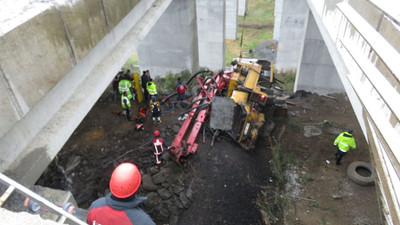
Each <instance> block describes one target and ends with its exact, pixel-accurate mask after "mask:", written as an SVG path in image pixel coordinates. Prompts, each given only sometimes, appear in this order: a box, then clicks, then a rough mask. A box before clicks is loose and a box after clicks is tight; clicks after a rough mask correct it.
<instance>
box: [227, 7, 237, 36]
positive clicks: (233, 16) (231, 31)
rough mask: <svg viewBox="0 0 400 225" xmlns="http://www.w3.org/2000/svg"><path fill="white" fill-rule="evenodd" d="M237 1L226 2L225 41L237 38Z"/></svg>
mask: <svg viewBox="0 0 400 225" xmlns="http://www.w3.org/2000/svg"><path fill="white" fill-rule="evenodd" d="M237 18H238V0H226V17H225V24H226V25H225V26H226V27H225V28H226V32H225V33H226V37H225V38H226V39H232V40H235V39H236V38H237V24H238V22H237Z"/></svg>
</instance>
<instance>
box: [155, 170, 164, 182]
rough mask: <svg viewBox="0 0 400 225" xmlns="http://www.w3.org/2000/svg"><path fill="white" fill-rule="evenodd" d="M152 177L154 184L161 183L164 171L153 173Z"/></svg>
mask: <svg viewBox="0 0 400 225" xmlns="http://www.w3.org/2000/svg"><path fill="white" fill-rule="evenodd" d="M152 178H153V182H154V183H155V184H162V183H163V182H164V181H165V179H166V176H165V172H163V171H161V172H159V173H157V174H155V175H153V177H152Z"/></svg>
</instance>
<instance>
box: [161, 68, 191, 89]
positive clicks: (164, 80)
mask: <svg viewBox="0 0 400 225" xmlns="http://www.w3.org/2000/svg"><path fill="white" fill-rule="evenodd" d="M191 76H192V75H191V74H190V72H189V71H188V70H184V71H182V72H180V73H171V72H169V73H167V75H166V76H165V77H156V78H155V79H154V81H155V83H156V84H157V91H158V92H159V93H162V94H168V93H171V90H174V89H175V86H176V84H177V79H178V77H180V78H181V79H182V81H184V82H185V81H187V80H188V79H189V78H190V77H191ZM196 83H197V82H191V83H190V84H189V85H188V87H189V90H191V88H192V87H193V86H194V85H195V84H196Z"/></svg>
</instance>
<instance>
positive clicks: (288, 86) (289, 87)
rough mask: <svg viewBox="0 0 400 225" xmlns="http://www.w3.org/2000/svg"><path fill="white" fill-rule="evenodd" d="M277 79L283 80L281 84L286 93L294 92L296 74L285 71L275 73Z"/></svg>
mask: <svg viewBox="0 0 400 225" xmlns="http://www.w3.org/2000/svg"><path fill="white" fill-rule="evenodd" d="M275 76H276V79H278V80H280V81H282V83H280V84H279V85H280V86H282V87H283V89H284V90H285V93H287V94H288V93H293V91H294V82H295V81H296V74H290V73H283V74H278V75H275Z"/></svg>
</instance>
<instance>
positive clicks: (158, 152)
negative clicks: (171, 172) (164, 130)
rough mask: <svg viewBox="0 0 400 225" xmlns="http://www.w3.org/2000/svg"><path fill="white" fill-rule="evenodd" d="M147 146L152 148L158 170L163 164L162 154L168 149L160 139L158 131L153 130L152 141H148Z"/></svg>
mask: <svg viewBox="0 0 400 225" xmlns="http://www.w3.org/2000/svg"><path fill="white" fill-rule="evenodd" d="M147 145H148V146H152V147H153V153H154V157H155V160H156V166H157V167H158V168H159V167H160V166H161V164H162V163H163V158H162V153H163V152H164V150H166V149H168V148H169V147H168V144H167V142H166V141H165V140H164V138H162V137H161V134H160V131H158V130H155V131H154V139H153V140H152V141H150V142H149V143H148V144H147Z"/></svg>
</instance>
